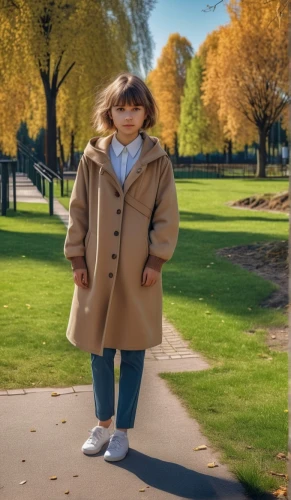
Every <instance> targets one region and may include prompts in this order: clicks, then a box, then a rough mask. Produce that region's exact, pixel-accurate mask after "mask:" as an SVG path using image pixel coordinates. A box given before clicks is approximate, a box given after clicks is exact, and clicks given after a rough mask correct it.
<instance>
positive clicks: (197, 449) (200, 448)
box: [193, 444, 207, 451]
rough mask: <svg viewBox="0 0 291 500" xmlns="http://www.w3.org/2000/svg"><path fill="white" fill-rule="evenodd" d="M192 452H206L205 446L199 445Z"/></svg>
mask: <svg viewBox="0 0 291 500" xmlns="http://www.w3.org/2000/svg"><path fill="white" fill-rule="evenodd" d="M193 450H194V451H199V450H207V446H206V445H205V444H201V445H200V446H197V448H193Z"/></svg>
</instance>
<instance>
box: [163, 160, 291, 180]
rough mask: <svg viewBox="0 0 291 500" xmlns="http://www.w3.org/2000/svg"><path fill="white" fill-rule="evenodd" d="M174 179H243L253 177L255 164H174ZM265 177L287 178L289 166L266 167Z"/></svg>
mask: <svg viewBox="0 0 291 500" xmlns="http://www.w3.org/2000/svg"><path fill="white" fill-rule="evenodd" d="M173 169H174V175H175V178H176V179H181V178H185V179H189V178H244V177H255V175H256V171H257V164H255V163H246V164H240V163H174V164H173ZM266 176H267V177H286V178H287V177H288V176H289V165H283V164H282V165H281V164H278V165H267V166H266Z"/></svg>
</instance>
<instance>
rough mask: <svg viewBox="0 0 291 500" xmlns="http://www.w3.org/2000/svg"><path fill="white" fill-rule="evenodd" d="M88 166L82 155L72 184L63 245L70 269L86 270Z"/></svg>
mask: <svg viewBox="0 0 291 500" xmlns="http://www.w3.org/2000/svg"><path fill="white" fill-rule="evenodd" d="M88 188H89V173H88V166H87V163H86V160H85V156H84V155H83V156H82V157H81V159H80V162H79V165H78V170H77V175H76V179H75V182H74V186H73V190H72V194H71V198H70V204H69V224H68V230H67V235H66V239H65V244H64V254H65V257H66V259H68V260H70V261H71V264H72V269H86V267H87V266H86V261H85V257H84V256H85V244H84V240H85V236H86V234H87V231H88V219H89V210H88V191H89V189H88Z"/></svg>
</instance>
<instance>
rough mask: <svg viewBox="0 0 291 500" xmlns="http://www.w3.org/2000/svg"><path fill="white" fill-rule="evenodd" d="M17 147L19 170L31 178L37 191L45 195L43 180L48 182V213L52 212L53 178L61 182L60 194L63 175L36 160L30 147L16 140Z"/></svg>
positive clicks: (51, 213)
mask: <svg viewBox="0 0 291 500" xmlns="http://www.w3.org/2000/svg"><path fill="white" fill-rule="evenodd" d="M17 148H18V159H19V165H20V171H21V172H23V173H26V175H27V177H28V178H29V179H30V180H31V182H32V183H33V184H34V186H36V187H37V189H38V190H39V192H40V193H41V194H42V196H43V197H45V196H46V186H45V182H46V181H47V182H48V183H49V193H48V197H49V214H50V215H53V214H54V179H58V180H60V182H61V193H62V194H61V195H63V191H64V179H63V175H60V174H59V173H58V172H55V171H54V170H52V169H51V168H49V167H47V166H46V165H45V164H44V163H43V162H41V161H38V159H37V158H36V156H35V155H34V154H33V153H32V152H31V151H30V149H29V148H28V147H27V146H25V145H24V144H22V143H21V142H20V141H17Z"/></svg>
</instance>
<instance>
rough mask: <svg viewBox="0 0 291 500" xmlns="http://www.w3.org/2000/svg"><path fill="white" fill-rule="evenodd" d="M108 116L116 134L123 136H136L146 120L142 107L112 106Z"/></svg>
mask: <svg viewBox="0 0 291 500" xmlns="http://www.w3.org/2000/svg"><path fill="white" fill-rule="evenodd" d="M109 116H110V117H111V119H112V120H113V123H114V125H115V127H116V128H117V130H118V132H119V133H122V135H123V134H124V135H125V136H134V135H137V134H138V133H139V130H140V129H141V128H142V125H143V122H144V120H145V119H146V113H145V108H144V106H128V105H125V106H112V108H111V109H110V111H109Z"/></svg>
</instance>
